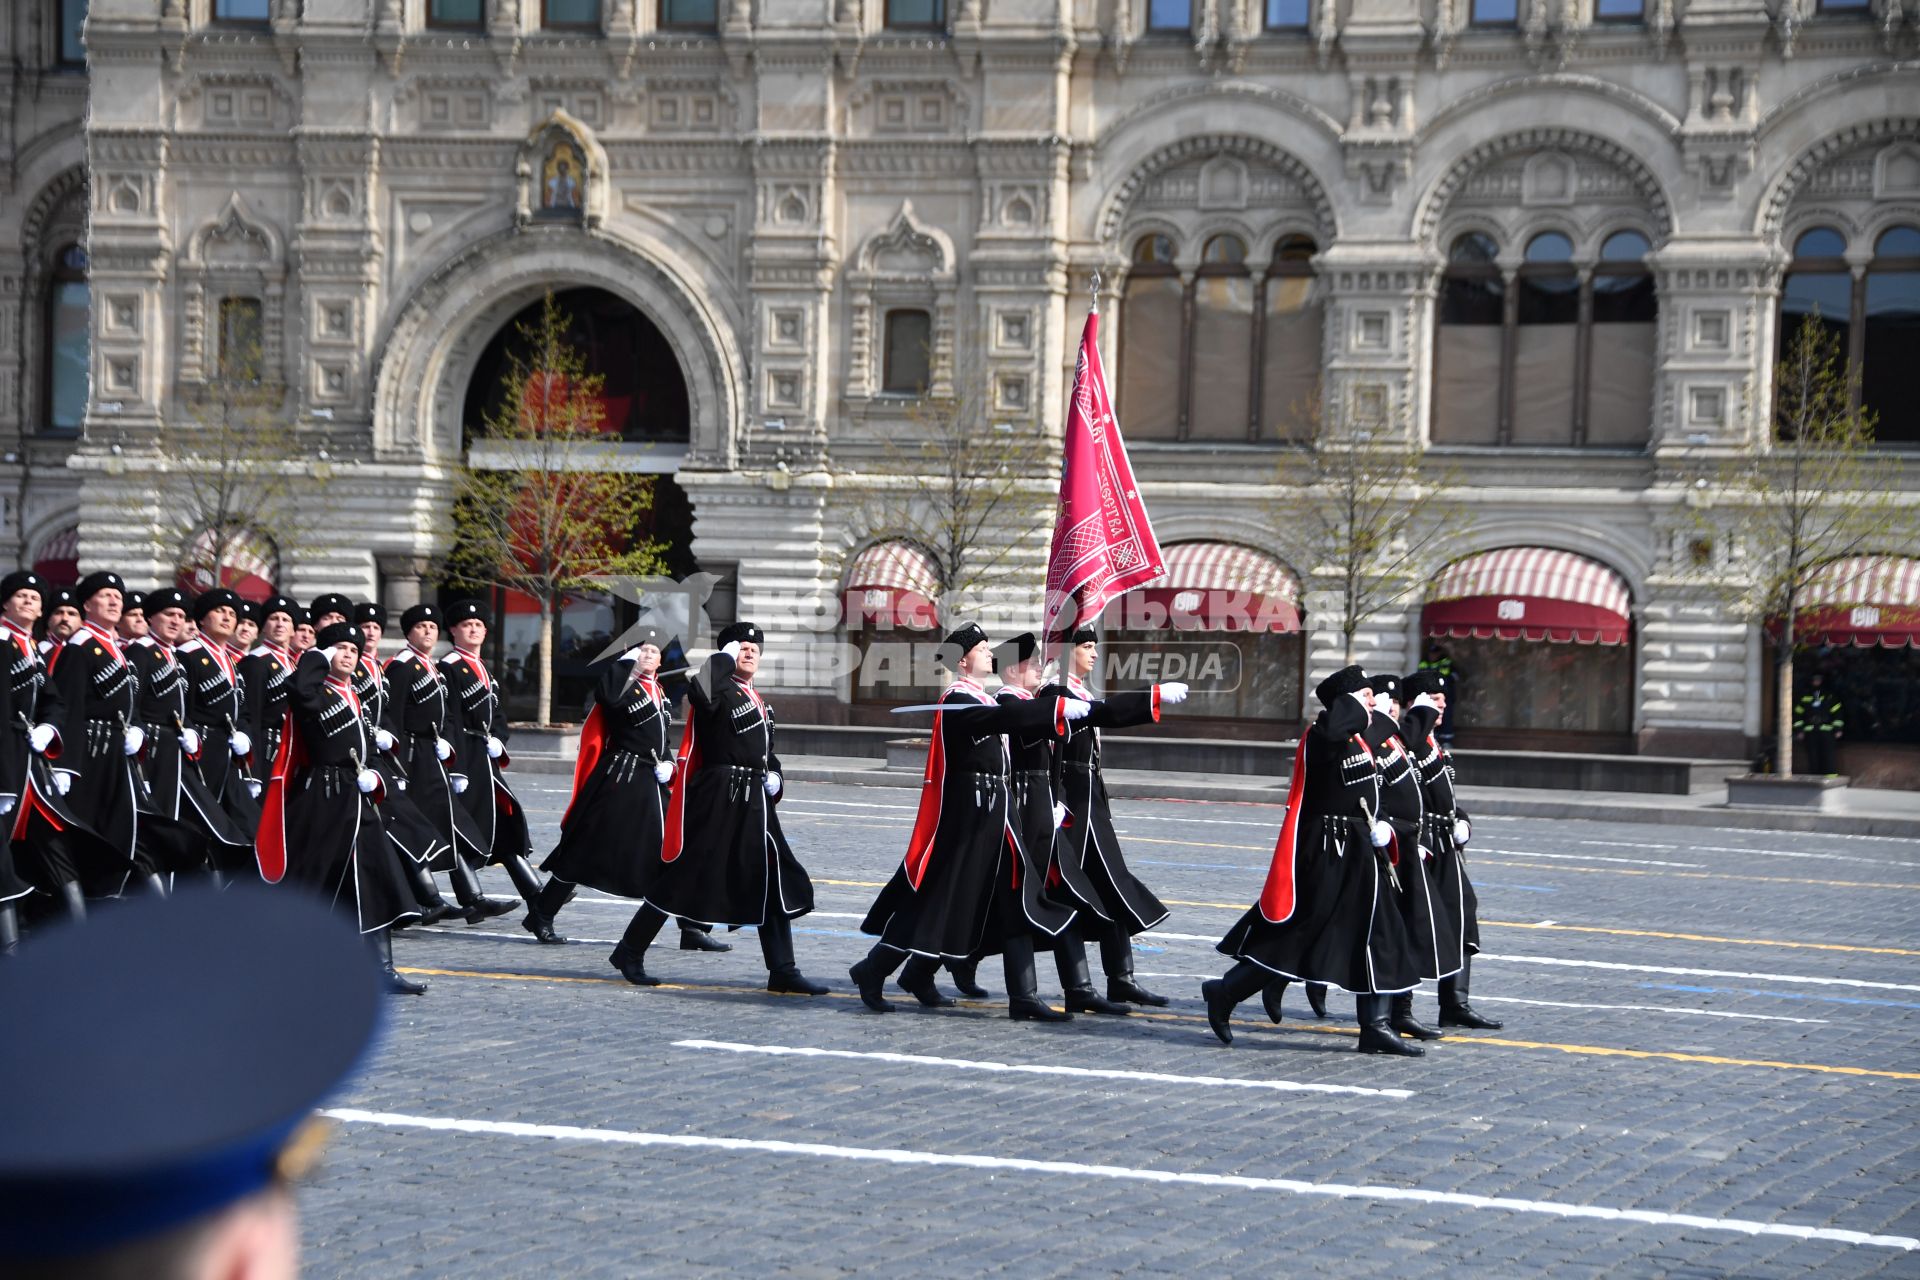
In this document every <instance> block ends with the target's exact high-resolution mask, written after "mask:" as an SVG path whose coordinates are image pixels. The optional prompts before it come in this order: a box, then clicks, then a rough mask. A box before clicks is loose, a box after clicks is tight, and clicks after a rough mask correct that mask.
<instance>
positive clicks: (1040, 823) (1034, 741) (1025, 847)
mask: <svg viewBox="0 0 1920 1280" xmlns="http://www.w3.org/2000/svg"><path fill="white" fill-rule="evenodd" d="M995 692H996V696H997V697H999V698H1001V699H1003V700H1007V701H1014V702H1022V703H1024V702H1027V701H1030V700H1034V695H1032V694H1030V693H1028V692H1027V691H1026V690H1025V689H1020V688H1016V687H1014V686H1013V685H1002V686H1000V688H999V689H998V690H996V691H995ZM1060 742H1061V735H1060V734H1058V733H1056V732H1054V726H1053V725H1051V724H1045V725H1036V726H1034V727H1032V728H1028V729H1021V730H1015V731H1013V732H1010V733H1008V734H1007V755H1008V758H1009V759H1010V760H1011V762H1012V772H1011V774H1010V777H1009V782H1008V790H1009V791H1010V792H1011V800H1012V806H1013V807H1012V814H1011V816H1012V821H1013V829H1014V832H1015V833H1016V834H1017V835H1018V836H1019V837H1020V862H1021V868H1022V871H1021V879H1020V903H1021V909H1022V910H1023V911H1024V912H1025V913H1026V916H1027V919H1029V920H1031V921H1033V922H1034V931H1035V941H1036V943H1040V944H1045V943H1046V942H1047V941H1048V940H1049V939H1051V938H1055V937H1058V936H1059V935H1060V934H1061V933H1063V932H1064V931H1065V930H1066V928H1067V926H1068V925H1070V924H1072V923H1073V921H1074V917H1075V916H1077V915H1078V914H1079V911H1078V909H1077V908H1075V907H1074V905H1073V902H1072V901H1071V899H1070V898H1069V897H1068V896H1067V895H1065V894H1063V893H1062V892H1061V890H1060V887H1059V886H1058V885H1049V884H1048V882H1047V881H1048V876H1049V875H1050V874H1052V872H1053V866H1054V861H1053V842H1054V840H1055V839H1056V838H1057V833H1056V828H1055V827H1054V823H1053V806H1054V801H1055V794H1054V788H1055V786H1057V785H1058V783H1059V780H1060V768H1059V760H1058V755H1059V751H1060Z"/></svg>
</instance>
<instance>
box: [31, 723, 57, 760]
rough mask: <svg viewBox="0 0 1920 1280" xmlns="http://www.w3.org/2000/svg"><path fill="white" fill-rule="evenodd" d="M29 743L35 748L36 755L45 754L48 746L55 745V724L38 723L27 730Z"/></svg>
mask: <svg viewBox="0 0 1920 1280" xmlns="http://www.w3.org/2000/svg"><path fill="white" fill-rule="evenodd" d="M27 745H28V746H29V747H31V748H33V753H34V754H35V755H42V756H43V755H45V754H46V753H47V748H48V747H50V746H52V745H53V726H52V725H50V724H37V725H35V726H33V728H31V729H29V730H27Z"/></svg>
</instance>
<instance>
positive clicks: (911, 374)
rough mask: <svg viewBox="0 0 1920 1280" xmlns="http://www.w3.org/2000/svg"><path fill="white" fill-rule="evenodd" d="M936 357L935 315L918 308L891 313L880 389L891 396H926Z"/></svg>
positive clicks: (888, 319) (888, 313)
mask: <svg viewBox="0 0 1920 1280" xmlns="http://www.w3.org/2000/svg"><path fill="white" fill-rule="evenodd" d="M932 360H933V316H932V315H931V314H930V313H928V312H925V311H918V310H899V311H889V312H887V341H886V367H885V369H884V371H883V373H882V375H881V385H880V389H881V390H882V391H884V392H885V393H887V394H888V395H899V396H920V395H925V394H926V393H927V385H928V383H929V382H930V381H931V375H932Z"/></svg>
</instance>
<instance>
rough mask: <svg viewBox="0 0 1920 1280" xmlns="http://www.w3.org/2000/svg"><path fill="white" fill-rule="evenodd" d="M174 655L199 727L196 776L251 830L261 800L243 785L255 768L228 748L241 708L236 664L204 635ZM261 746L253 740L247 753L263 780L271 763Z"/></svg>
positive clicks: (189, 716)
mask: <svg viewBox="0 0 1920 1280" xmlns="http://www.w3.org/2000/svg"><path fill="white" fill-rule="evenodd" d="M175 656H176V657H178V658H179V659H180V662H181V665H182V666H184V667H186V669H187V719H188V721H189V722H190V723H191V724H192V725H193V727H194V728H196V729H198V730H199V731H200V760H199V767H200V777H201V780H202V781H204V782H205V783H206V784H207V790H208V791H209V792H211V793H212V795H213V798H214V799H215V800H217V801H219V802H220V807H221V808H223V809H225V810H226V811H227V816H229V817H230V818H232V819H233V821H234V825H235V826H237V827H239V828H240V829H241V830H242V831H245V832H248V833H249V834H251V833H252V832H253V831H255V830H257V829H258V828H259V826H260V802H259V800H257V799H256V798H255V797H254V795H253V792H251V791H250V790H248V788H247V781H248V779H249V778H251V777H253V776H254V772H253V770H252V769H250V768H249V766H248V763H247V761H244V760H242V759H240V758H239V757H238V756H236V755H234V754H233V731H234V730H235V729H238V728H239V727H240V717H241V715H242V713H243V712H244V710H245V707H244V705H243V700H242V689H241V686H240V672H239V668H238V666H237V664H236V663H235V660H234V658H233V656H232V655H231V654H229V653H228V652H227V651H226V649H225V647H224V646H221V645H218V644H213V643H210V642H208V641H206V640H197V639H196V640H189V641H187V642H186V643H185V644H183V645H181V646H180V648H179V651H178V652H177V653H176V654H175ZM249 736H251V735H249ZM263 750H264V748H262V747H261V746H260V744H258V743H253V744H252V755H251V757H250V758H251V759H252V760H253V761H257V762H258V764H259V771H258V773H259V776H258V781H260V782H262V783H264V782H265V781H266V773H267V770H268V769H269V768H271V767H272V765H273V757H271V756H268V755H263V754H262V752H263Z"/></svg>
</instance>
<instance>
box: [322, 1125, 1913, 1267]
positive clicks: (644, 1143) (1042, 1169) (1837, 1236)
mask: <svg viewBox="0 0 1920 1280" xmlns="http://www.w3.org/2000/svg"><path fill="white" fill-rule="evenodd" d="M320 1114H321V1115H323V1116H326V1117H327V1118H328V1119H331V1120H335V1121H337V1122H339V1123H341V1124H364V1125H376V1126H379V1127H381V1128H387V1129H424V1130H428V1131H432V1132H439V1133H462V1134H472V1135H479V1136H487V1137H503V1138H542V1139H548V1140H552V1141H567V1142H601V1143H612V1144H618V1145H623V1146H636V1147H681V1148H690V1149H694V1150H702V1151H734V1152H746V1151H752V1152H760V1153H765V1154H769V1155H786V1156H810V1157H814V1158H818V1159H829V1160H860V1161H873V1162H877V1163H882V1164H893V1165H919V1166H922V1167H932V1168H950V1169H975V1170H994V1171H998V1170H1006V1171H1010V1172H1019V1173H1036V1174H1051V1175H1056V1176H1063V1177H1074V1178H1110V1179H1116V1180H1120V1181H1127V1182H1149V1183H1159V1184H1161V1185H1173V1186H1193V1187H1215V1188H1229V1189H1234V1190H1243V1191H1278V1192H1284V1193H1288V1194H1291V1195H1301V1196H1319V1197H1324V1198H1328V1199H1338V1200H1366V1201H1373V1202H1376V1203H1387V1204H1409V1203H1411V1204H1437V1205H1449V1206H1453V1207H1458V1208H1464V1209H1490V1210H1494V1211H1496V1212H1504V1213H1521V1214H1535V1215H1541V1216H1546V1217H1555V1218H1597V1219H1601V1220H1604V1221H1610V1222H1631V1223H1637V1224H1641V1225H1645V1226H1654V1227H1676V1228H1681V1229H1686V1230H1694V1231H1720V1232H1727V1233H1729V1234H1734V1235H1747V1236H1781V1237H1786V1238H1788V1239H1793V1240H1821V1241H1828V1242H1831V1243H1834V1244H1845V1245H1854V1246H1859V1247H1863V1248H1875V1249H1900V1250H1906V1251H1909V1252H1911V1251H1913V1250H1915V1249H1920V1239H1915V1238H1914V1237H1912V1236H1890V1235H1873V1234H1870V1233H1868V1232H1864V1231H1848V1230H1843V1229H1841V1228H1838V1227H1812V1226H1802V1225H1799V1224H1796V1223H1788V1222H1759V1221H1755V1220H1753V1219H1749V1218H1710V1217H1705V1216H1702V1215H1699V1214H1690V1213H1664V1212H1661V1211H1659V1210H1655V1209H1626V1208H1616V1207H1612V1206H1607V1205H1584V1204H1562V1203H1558V1202H1556V1201H1552V1200H1523V1199H1517V1198H1514V1197H1509V1196H1478V1195H1468V1194H1466V1193H1464V1192H1459V1191H1437V1190H1431V1189H1428V1188H1425V1187H1391V1186H1377V1185H1369V1184H1365V1183H1340V1182H1306V1181H1303V1180H1300V1179H1296V1178H1259V1177H1252V1176H1249V1175H1246V1174H1226V1173H1198V1172H1188V1171H1182V1170H1175V1169H1144V1168H1133V1167H1130V1166H1126V1165H1109V1164H1083V1163H1081V1162H1079V1161H1074V1160H1027V1159H1021V1158H1018V1157H1012V1156H988V1155H972V1154H966V1153H959V1152H940V1151H910V1150H903V1149H900V1148H893V1147H848V1146H840V1145H837V1144H832V1143H825V1142H788V1141H784V1140H779V1139H771V1138H721V1137H715V1136H711V1135H708V1134H697V1133H645V1132H637V1131H634V1130H627V1129H600V1128H589V1127H585V1126H581V1125H561V1124H529V1123H526V1122H524V1121H510V1120H470V1119H458V1118H454V1117H449V1116H417V1115H403V1114H398V1113H394V1112H382V1111H362V1110H360V1109H358V1108H353V1107H329V1108H327V1109H325V1110H323V1111H321V1112H320Z"/></svg>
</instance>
